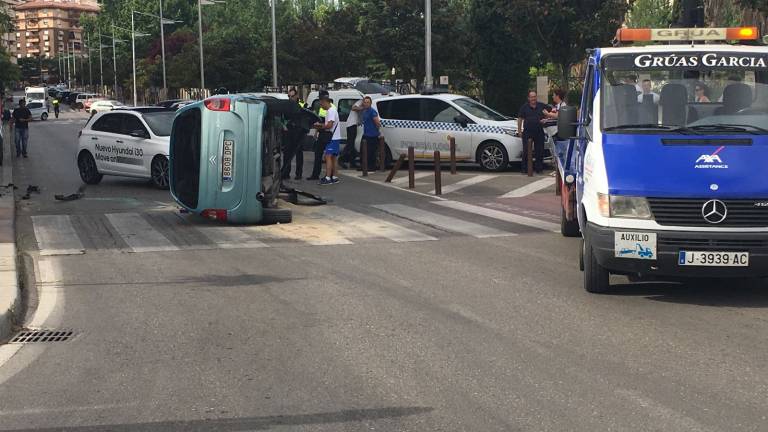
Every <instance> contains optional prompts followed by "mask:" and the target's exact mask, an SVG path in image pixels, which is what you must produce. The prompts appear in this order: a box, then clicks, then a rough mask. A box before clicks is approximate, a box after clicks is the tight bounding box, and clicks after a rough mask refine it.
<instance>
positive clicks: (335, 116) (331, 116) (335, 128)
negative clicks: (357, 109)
mask: <svg viewBox="0 0 768 432" xmlns="http://www.w3.org/2000/svg"><path fill="white" fill-rule="evenodd" d="M320 106H321V107H322V108H323V109H324V110H325V111H326V114H325V123H315V128H316V129H319V130H324V131H327V132H330V133H331V141H330V142H329V143H328V145H326V146H325V153H324V155H323V157H324V159H325V177H323V178H322V179H320V184H321V185H330V184H336V183H338V182H339V178H338V177H336V170H337V168H336V164H337V163H338V159H339V153H340V152H341V130H340V129H339V111H338V110H337V109H336V107H335V106H333V105H331V99H330V97H328V95H322V96H320Z"/></svg>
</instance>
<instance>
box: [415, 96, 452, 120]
mask: <svg viewBox="0 0 768 432" xmlns="http://www.w3.org/2000/svg"><path fill="white" fill-rule="evenodd" d="M459 114H460V113H459V111H458V110H457V109H456V108H454V107H452V106H451V105H450V104H449V103H448V102H445V101H441V100H438V99H425V100H424V121H428V122H440V123H454V118H456V116H458V115H459Z"/></svg>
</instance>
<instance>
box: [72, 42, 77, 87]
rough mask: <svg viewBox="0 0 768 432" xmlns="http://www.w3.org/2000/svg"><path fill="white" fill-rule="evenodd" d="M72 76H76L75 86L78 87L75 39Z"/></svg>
mask: <svg viewBox="0 0 768 432" xmlns="http://www.w3.org/2000/svg"><path fill="white" fill-rule="evenodd" d="M72 76H73V77H74V78H75V87H77V57H75V41H72Z"/></svg>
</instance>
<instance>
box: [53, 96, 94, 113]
mask: <svg viewBox="0 0 768 432" xmlns="http://www.w3.org/2000/svg"><path fill="white" fill-rule="evenodd" d="M53 113H54V114H55V115H56V118H59V98H58V97H54V98H53ZM91 116H93V111H91Z"/></svg>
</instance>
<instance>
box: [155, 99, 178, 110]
mask: <svg viewBox="0 0 768 432" xmlns="http://www.w3.org/2000/svg"><path fill="white" fill-rule="evenodd" d="M183 100H184V99H168V100H163V101H160V102H158V103H157V106H159V107H163V108H170V107H171V106H172V105H173V104H176V103H179V102H181V101H183Z"/></svg>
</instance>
